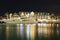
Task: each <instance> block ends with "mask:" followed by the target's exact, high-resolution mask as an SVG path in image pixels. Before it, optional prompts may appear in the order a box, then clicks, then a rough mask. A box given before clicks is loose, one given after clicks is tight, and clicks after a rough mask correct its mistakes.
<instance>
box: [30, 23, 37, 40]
mask: <svg viewBox="0 0 60 40" xmlns="http://www.w3.org/2000/svg"><path fill="white" fill-rule="evenodd" d="M35 32H36V24H31V26H30V38H31V40H34V39H35Z"/></svg>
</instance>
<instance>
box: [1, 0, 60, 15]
mask: <svg viewBox="0 0 60 40" xmlns="http://www.w3.org/2000/svg"><path fill="white" fill-rule="evenodd" d="M19 11H45V12H53V13H56V14H57V15H60V14H59V13H60V1H57V0H0V15H3V14H4V13H5V12H19Z"/></svg>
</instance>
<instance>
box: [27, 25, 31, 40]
mask: <svg viewBox="0 0 60 40" xmlns="http://www.w3.org/2000/svg"><path fill="white" fill-rule="evenodd" d="M26 35H27V40H29V37H30V24H27V27H26Z"/></svg>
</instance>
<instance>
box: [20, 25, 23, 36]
mask: <svg viewBox="0 0 60 40" xmlns="http://www.w3.org/2000/svg"><path fill="white" fill-rule="evenodd" d="M22 35H23V24H20V36H21V37H22Z"/></svg>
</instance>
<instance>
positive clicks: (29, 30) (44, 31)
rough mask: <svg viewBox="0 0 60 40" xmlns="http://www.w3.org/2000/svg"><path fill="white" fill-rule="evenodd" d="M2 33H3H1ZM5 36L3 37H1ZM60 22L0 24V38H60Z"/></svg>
mask: <svg viewBox="0 0 60 40" xmlns="http://www.w3.org/2000/svg"><path fill="white" fill-rule="evenodd" d="M3 34H4V35H3ZM2 36H5V37H2ZM59 37H60V24H45V23H44V24H43V23H42V24H11V25H10V24H9V25H8V24H6V25H4V26H3V25H0V38H1V40H2V39H3V38H5V39H6V40H56V39H57V40H60V38H59ZM5 39H3V40H5Z"/></svg>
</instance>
